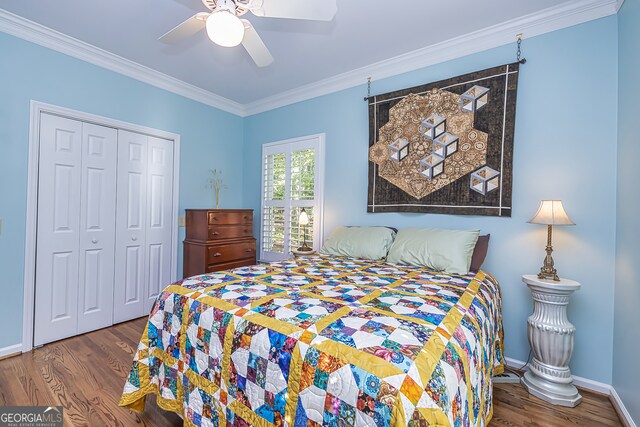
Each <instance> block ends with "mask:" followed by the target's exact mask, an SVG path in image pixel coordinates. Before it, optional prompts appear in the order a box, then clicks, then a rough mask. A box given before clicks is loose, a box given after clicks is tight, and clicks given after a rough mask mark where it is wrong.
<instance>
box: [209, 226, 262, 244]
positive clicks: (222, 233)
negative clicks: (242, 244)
mask: <svg viewBox="0 0 640 427" xmlns="http://www.w3.org/2000/svg"><path fill="white" fill-rule="evenodd" d="M243 237H253V224H245V225H220V226H217V227H216V226H209V234H208V239H209V240H222V239H240V238H243Z"/></svg>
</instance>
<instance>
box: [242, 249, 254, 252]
mask: <svg viewBox="0 0 640 427" xmlns="http://www.w3.org/2000/svg"><path fill="white" fill-rule="evenodd" d="M244 251H245V252H253V249H251V248H248V249H245V250H244Z"/></svg>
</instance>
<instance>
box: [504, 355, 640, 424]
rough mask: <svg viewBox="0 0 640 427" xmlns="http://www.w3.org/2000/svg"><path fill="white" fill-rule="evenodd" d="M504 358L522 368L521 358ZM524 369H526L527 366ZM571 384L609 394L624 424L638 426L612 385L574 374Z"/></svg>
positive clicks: (508, 363)
mask: <svg viewBox="0 0 640 427" xmlns="http://www.w3.org/2000/svg"><path fill="white" fill-rule="evenodd" d="M504 360H505V362H506V365H507V366H508V367H509V368H515V369H522V367H523V366H524V365H525V362H523V361H522V360H517V359H512V358H511V357H505V358H504ZM524 369H525V370H527V368H524ZM573 384H574V385H575V386H577V387H580V388H584V389H586V390H591V391H595V392H597V393H602V394H605V395H607V396H609V397H610V398H611V400H613V402H614V405H615V406H617V408H616V409H617V412H618V415H621V416H622V417H623V418H624V419H623V421H624V422H626V426H627V427H638V425H637V424H636V423H635V421H633V418H631V414H630V413H629V411H627V408H626V407H625V406H624V403H623V402H622V399H621V398H620V395H618V393H617V392H616V389H615V388H614V387H613V386H612V385H610V384H605V383H601V382H599V381H594V380H590V379H588V378H583V377H578V376H575V375H574V376H573Z"/></svg>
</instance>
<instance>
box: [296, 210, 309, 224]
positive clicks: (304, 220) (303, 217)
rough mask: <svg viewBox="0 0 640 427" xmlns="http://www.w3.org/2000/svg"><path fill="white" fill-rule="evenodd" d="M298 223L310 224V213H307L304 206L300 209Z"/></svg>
mask: <svg viewBox="0 0 640 427" xmlns="http://www.w3.org/2000/svg"><path fill="white" fill-rule="evenodd" d="M298 223H299V224H300V225H307V224H309V215H308V214H307V211H305V210H304V208H302V210H301V211H300V216H299V217H298Z"/></svg>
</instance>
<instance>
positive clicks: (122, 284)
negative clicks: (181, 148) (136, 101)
mask: <svg viewBox="0 0 640 427" xmlns="http://www.w3.org/2000/svg"><path fill="white" fill-rule="evenodd" d="M147 144H148V137H147V136H145V135H141V134H137V133H133V132H128V131H123V130H119V131H118V180H117V200H118V201H117V204H118V210H117V213H116V259H115V261H116V262H115V287H114V310H113V321H114V323H118V322H124V321H126V320H130V319H135V318H137V317H141V316H143V313H144V310H145V308H146V304H145V301H146V300H147V298H146V286H145V284H146V283H147V268H146V265H147V262H146V259H147V254H146V250H147V247H146V242H145V237H146V228H147V221H146V220H147V168H148V158H147V148H148V147H147Z"/></svg>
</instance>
